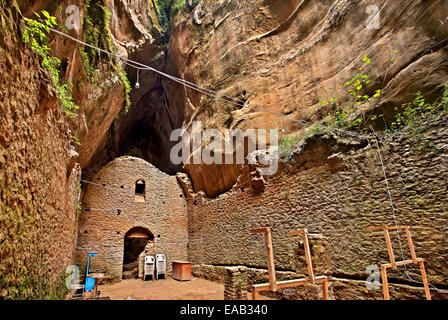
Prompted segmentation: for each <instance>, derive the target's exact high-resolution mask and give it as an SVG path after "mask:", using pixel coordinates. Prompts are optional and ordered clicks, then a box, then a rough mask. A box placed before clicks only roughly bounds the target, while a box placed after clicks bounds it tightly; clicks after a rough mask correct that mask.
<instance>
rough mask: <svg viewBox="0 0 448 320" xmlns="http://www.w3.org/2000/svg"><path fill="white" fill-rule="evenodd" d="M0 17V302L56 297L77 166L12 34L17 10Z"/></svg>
mask: <svg viewBox="0 0 448 320" xmlns="http://www.w3.org/2000/svg"><path fill="white" fill-rule="evenodd" d="M3 5H4V4H3V3H2V6H3ZM0 15H1V18H2V21H5V22H6V26H7V27H6V28H5V29H2V30H1V31H0V70H2V71H1V72H0V114H1V115H0V198H1V202H0V296H1V297H0V298H4V297H5V296H6V298H8V299H25V298H28V299H30V298H34V299H44V298H61V297H62V295H63V293H64V292H65V278H66V276H68V275H66V274H65V269H66V268H67V267H68V266H69V265H71V264H72V258H73V251H74V249H75V245H76V223H77V211H76V207H77V204H78V196H79V194H78V187H79V179H80V168H79V166H76V165H75V160H76V159H74V158H73V155H74V153H73V152H71V147H70V141H71V136H70V132H69V127H68V125H67V124H66V123H65V122H64V115H63V113H62V111H61V107H60V105H59V103H58V99H57V98H56V93H55V91H54V89H53V86H52V84H51V80H50V78H49V75H48V74H47V73H46V72H45V71H44V70H43V69H41V67H40V64H39V61H38V58H37V57H36V55H34V54H33V53H32V52H31V51H30V49H28V48H27V47H25V46H24V45H23V44H22V42H21V40H20V38H19V37H18V35H17V34H18V30H19V24H18V21H20V19H19V16H18V13H17V11H16V10H14V9H12V6H10V5H9V4H8V5H6V6H5V7H2V8H0Z"/></svg>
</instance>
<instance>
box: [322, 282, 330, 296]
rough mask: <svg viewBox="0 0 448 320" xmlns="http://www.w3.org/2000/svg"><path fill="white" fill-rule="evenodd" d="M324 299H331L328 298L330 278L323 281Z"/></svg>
mask: <svg viewBox="0 0 448 320" xmlns="http://www.w3.org/2000/svg"><path fill="white" fill-rule="evenodd" d="M321 287H322V300H329V298H328V279H325V280H324V281H322V286H321Z"/></svg>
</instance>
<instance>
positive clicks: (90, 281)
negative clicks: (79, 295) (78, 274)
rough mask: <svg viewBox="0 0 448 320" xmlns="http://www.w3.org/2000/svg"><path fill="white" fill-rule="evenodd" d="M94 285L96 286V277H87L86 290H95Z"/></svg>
mask: <svg viewBox="0 0 448 320" xmlns="http://www.w3.org/2000/svg"><path fill="white" fill-rule="evenodd" d="M94 287H95V278H92V277H87V278H86V286H85V290H86V291H88V292H91V291H93V288H94Z"/></svg>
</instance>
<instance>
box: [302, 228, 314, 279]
mask: <svg viewBox="0 0 448 320" xmlns="http://www.w3.org/2000/svg"><path fill="white" fill-rule="evenodd" d="M303 231H304V233H303V246H304V247H305V259H306V266H307V268H308V276H309V277H310V280H311V283H314V270H313V261H312V260H311V250H310V243H309V241H308V230H306V229H304V230H303Z"/></svg>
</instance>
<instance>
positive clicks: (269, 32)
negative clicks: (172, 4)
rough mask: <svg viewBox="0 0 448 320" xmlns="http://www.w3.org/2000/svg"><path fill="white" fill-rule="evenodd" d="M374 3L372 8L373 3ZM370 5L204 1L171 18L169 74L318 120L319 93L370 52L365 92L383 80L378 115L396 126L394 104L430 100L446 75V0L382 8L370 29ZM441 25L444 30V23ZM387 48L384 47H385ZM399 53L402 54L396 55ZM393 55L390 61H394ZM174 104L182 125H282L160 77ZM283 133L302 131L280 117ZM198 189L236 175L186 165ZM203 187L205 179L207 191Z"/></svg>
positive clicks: (210, 189)
mask: <svg viewBox="0 0 448 320" xmlns="http://www.w3.org/2000/svg"><path fill="white" fill-rule="evenodd" d="M373 4H375V3H373ZM370 5H372V1H350V0H338V1H309V0H287V1H274V0H256V1H232V0H219V1H201V2H200V3H199V5H198V6H197V7H196V8H195V9H194V10H193V11H192V12H188V11H187V10H183V11H182V12H181V13H178V14H177V15H175V17H174V18H173V24H172V29H171V41H170V46H169V49H168V57H167V63H166V69H167V71H168V72H169V73H172V74H175V75H177V76H179V77H182V78H184V79H186V80H189V81H192V82H195V83H197V84H199V85H201V86H203V87H206V88H210V89H216V90H218V92H219V94H220V95H224V94H225V95H229V96H233V97H238V98H239V99H241V100H243V101H246V102H247V103H250V104H253V105H257V106H262V107H264V108H266V109H270V110H273V111H277V112H281V113H284V114H287V115H290V116H291V117H293V118H295V119H302V120H306V121H309V122H315V121H318V120H320V119H322V117H323V116H324V115H326V114H327V112H328V110H327V109H326V108H325V107H323V106H322V105H320V104H319V103H318V99H317V98H316V97H317V96H325V95H326V94H328V95H330V94H332V93H330V92H327V93H326V92H325V90H326V89H328V88H335V89H336V94H334V96H337V95H340V96H344V93H343V92H342V91H340V90H339V89H338V85H341V84H344V83H345V81H347V80H349V79H351V77H352V76H353V75H354V74H355V72H356V71H357V70H356V68H357V67H358V66H359V65H360V62H361V60H362V58H363V57H364V55H366V54H367V55H368V57H370V58H371V59H372V64H371V65H370V66H369V68H368V69H367V70H364V71H365V73H367V74H369V75H370V77H371V80H372V82H371V84H370V85H369V86H368V88H367V90H366V92H367V93H368V94H370V93H372V92H373V91H374V90H375V89H378V88H379V87H381V84H383V83H384V88H385V93H384V98H383V100H382V101H383V102H382V104H381V105H379V106H378V107H377V109H378V110H375V112H377V113H384V115H385V117H386V120H388V121H389V120H390V115H391V113H392V112H393V107H394V106H400V105H401V104H402V103H405V102H408V101H410V100H412V97H413V95H414V94H415V93H416V92H417V91H422V92H423V93H424V94H425V95H426V96H427V97H430V98H434V97H436V96H437V95H438V94H439V93H440V89H441V86H442V85H443V83H444V81H445V80H446V78H447V66H448V61H447V59H446V56H447V53H448V52H447V48H446V45H447V41H448V40H446V38H447V36H448V22H447V21H445V19H446V17H447V15H448V4H447V3H446V2H445V1H439V0H433V1H424V2H423V1H411V0H408V1H393V0H389V1H381V2H378V6H379V9H380V13H379V29H366V22H367V20H368V19H369V17H371V16H372V13H370V11H369V13H367V10H368V7H369V6H370ZM443 21H445V23H444V24H442V23H441V22H443ZM383 46H384V47H383ZM395 50H398V51H397V52H395V53H394V51H395ZM391 59H393V61H392V62H391ZM164 87H165V90H166V93H167V97H168V101H169V105H170V106H171V107H172V108H175V109H182V108H183V109H184V110H185V121H184V127H187V128H188V127H190V125H191V121H192V120H193V119H195V120H201V121H203V123H204V126H205V127H207V128H217V129H224V128H243V129H244V128H273V129H274V128H278V129H280V128H281V124H280V120H279V118H278V116H276V115H273V114H269V113H265V112H260V111H259V110H256V109H251V108H242V107H241V106H235V105H232V104H229V103H227V102H223V101H221V100H216V99H211V98H209V97H207V96H205V95H201V94H198V93H197V92H194V91H192V90H190V89H188V88H185V87H182V86H180V85H177V84H173V83H172V82H168V81H164ZM284 126H285V129H286V132H287V133H293V132H294V133H297V132H298V133H299V134H301V133H303V128H302V127H301V125H298V124H297V123H294V122H291V121H287V120H286V121H284ZM186 171H187V172H188V173H189V174H190V175H191V178H192V180H193V184H194V185H195V188H196V189H197V191H198V190H204V191H205V192H206V193H207V194H208V195H209V196H215V195H217V194H219V193H220V192H223V191H225V190H228V189H230V188H231V186H232V185H233V183H235V181H236V179H235V178H232V179H230V180H229V181H228V182H227V183H225V184H222V183H221V184H219V183H218V182H216V181H215V180H213V179H206V178H205V177H207V176H210V175H211V174H212V175H216V174H218V175H222V176H229V177H232V176H234V175H233V173H232V172H229V171H228V170H227V168H226V167H220V168H219V169H216V168H210V167H206V166H200V167H196V168H194V167H192V166H190V167H187V168H186ZM202 181H206V182H205V185H204V184H203V183H202Z"/></svg>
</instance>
